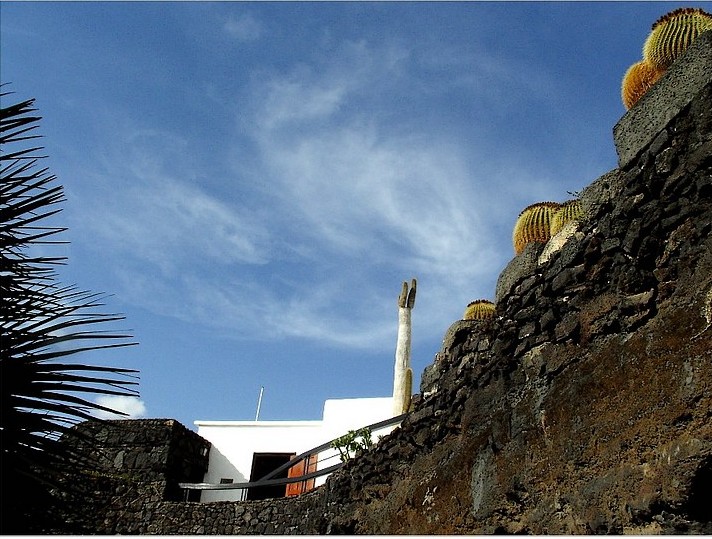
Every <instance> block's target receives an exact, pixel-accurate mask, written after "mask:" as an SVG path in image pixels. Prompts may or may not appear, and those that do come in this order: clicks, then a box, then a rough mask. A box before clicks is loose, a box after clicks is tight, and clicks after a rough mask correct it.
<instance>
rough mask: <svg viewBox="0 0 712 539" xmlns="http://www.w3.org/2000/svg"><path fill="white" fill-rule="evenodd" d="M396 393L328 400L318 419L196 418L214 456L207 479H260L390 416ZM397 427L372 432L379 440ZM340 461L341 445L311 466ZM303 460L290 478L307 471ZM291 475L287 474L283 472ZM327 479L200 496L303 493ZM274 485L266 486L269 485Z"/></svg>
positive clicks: (205, 498) (220, 497)
mask: <svg viewBox="0 0 712 539" xmlns="http://www.w3.org/2000/svg"><path fill="white" fill-rule="evenodd" d="M392 402H393V398H392V397H381V398H363V399H329V400H327V401H326V402H325V403H324V413H323V416H322V419H321V420H316V421H196V422H195V425H196V426H197V427H198V434H200V435H201V436H202V437H203V438H205V439H206V440H208V441H209V442H210V443H211V444H212V447H211V448H210V460H209V465H208V471H207V472H206V474H205V479H204V482H205V483H210V484H220V483H247V482H248V481H255V480H257V479H260V478H261V477H263V476H264V475H266V474H267V473H269V472H270V471H272V470H274V469H276V468H277V467H278V466H280V465H282V464H284V463H286V462H288V461H289V460H290V458H291V457H294V456H296V455H299V454H301V453H303V452H305V451H308V450H309V449H312V448H314V447H317V446H319V445H322V444H324V443H326V442H328V441H330V440H333V439H335V438H338V437H339V436H343V435H344V434H346V433H347V432H348V431H350V430H357V429H360V428H362V427H365V426H367V425H371V424H374V423H377V422H379V421H383V420H386V419H389V418H391V417H392V416H393V414H392ZM394 428H395V427H394V426H390V427H385V428H383V429H380V430H377V431H373V432H372V435H373V437H372V439H373V441H374V443H375V442H376V441H377V440H378V436H384V435H386V434H388V433H389V432H390V431H391V430H393V429H394ZM338 462H340V460H339V454H338V452H337V450H336V449H328V450H325V451H322V452H320V453H319V454H318V455H315V456H314V457H313V459H312V462H311V463H310V464H311V466H309V465H308V466H309V468H310V469H309V470H307V471H316V470H322V469H324V468H327V467H329V466H332V465H333V464H337V463H338ZM304 468H305V467H304V465H302V466H301V467H298V466H295V467H294V468H292V470H294V471H293V472H292V473H291V474H290V477H292V476H294V475H301V474H302V473H304V472H305V470H304ZM284 477H286V474H285V475H284ZM324 481H326V478H325V477H320V478H317V479H316V480H311V481H310V482H307V483H306V484H304V483H293V484H291V485H288V486H287V487H285V486H284V485H281V486H279V487H262V488H261V489H251V491H250V492H248V491H247V490H246V489H231V490H205V491H203V493H202V495H201V501H204V502H212V501H222V500H233V501H236V500H244V499H259V498H262V497H280V496H285V495H287V496H289V495H295V494H299V493H301V492H304V491H306V490H310V489H311V488H313V487H314V486H318V485H320V484H322V483H323V482H324ZM268 488H269V489H271V491H270V490H267V489H268Z"/></svg>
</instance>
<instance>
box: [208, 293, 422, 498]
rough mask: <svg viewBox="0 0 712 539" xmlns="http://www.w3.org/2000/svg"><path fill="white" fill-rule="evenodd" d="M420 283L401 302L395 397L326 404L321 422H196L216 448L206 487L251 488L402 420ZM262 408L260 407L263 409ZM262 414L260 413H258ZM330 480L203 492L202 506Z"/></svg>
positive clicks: (316, 464)
mask: <svg viewBox="0 0 712 539" xmlns="http://www.w3.org/2000/svg"><path fill="white" fill-rule="evenodd" d="M415 292H416V282H415V279H413V280H412V281H411V286H410V287H409V286H408V284H407V283H405V282H404V283H403V287H402V291H401V295H400V297H399V298H398V307H399V309H398V340H397V344H396V354H395V355H396V357H395V367H394V375H393V396H392V397H382V398H362V399H358V398H357V399H331V400H327V401H326V402H325V403H324V413H323V415H322V419H321V420H320V421H257V420H255V421H196V422H195V425H196V426H197V427H198V434H199V435H200V436H202V437H203V438H205V439H206V440H208V441H209V442H210V443H211V444H212V447H211V449H210V456H209V462H208V471H207V472H206V474H205V478H204V480H203V481H204V483H207V484H209V485H219V484H230V483H248V482H251V481H257V480H259V479H262V478H263V477H264V476H265V475H267V474H268V473H270V472H272V471H273V470H276V469H277V468H279V467H280V466H282V465H284V464H286V463H287V462H289V460H290V459H291V458H293V457H295V456H296V455H300V454H302V453H304V452H306V451H309V450H311V449H313V448H315V447H317V446H320V445H323V444H325V443H327V442H330V441H331V440H334V439H335V438H338V437H341V436H344V435H345V434H348V432H349V431H355V430H357V429H360V428H363V427H367V426H370V425H373V424H375V423H378V422H381V421H385V420H387V419H390V418H393V417H397V416H400V414H402V413H403V411H404V410H407V408H408V406H409V404H410V397H411V394H412V380H413V371H412V369H411V368H410V340H411V318H410V316H411V310H412V308H413V306H414V304H415ZM258 409H259V406H258ZM258 415H259V412H258ZM394 428H395V425H390V426H388V427H385V428H381V429H379V430H375V431H372V432H371V436H372V441H373V442H374V443H375V442H377V440H378V436H383V435H385V434H388V433H389V432H390V431H391V430H393V429H394ZM339 461H340V459H339V452H338V451H337V450H336V449H334V448H329V447H327V448H326V449H325V450H323V451H319V452H316V453H315V454H313V455H310V457H309V458H308V459H307V460H306V461H304V462H302V463H300V464H297V465H295V466H293V467H291V468H290V469H289V471H286V470H285V473H284V475H282V477H298V476H302V475H304V474H305V473H311V472H316V471H319V470H324V469H326V468H328V467H330V466H332V465H334V464H338V463H339ZM324 481H326V478H325V476H321V477H319V478H314V479H309V480H305V481H301V482H294V483H289V484H287V485H286V486H285V485H284V484H283V485H279V486H260V487H253V488H248V489H244V488H228V489H223V490H210V489H206V490H203V491H202V494H201V501H204V502H211V501H223V500H230V501H240V500H245V499H248V500H249V499H263V498H275V497H284V496H292V495H296V494H300V493H302V492H306V491H308V490H311V489H312V488H314V487H315V486H317V485H318V484H322V483H323V482H324Z"/></svg>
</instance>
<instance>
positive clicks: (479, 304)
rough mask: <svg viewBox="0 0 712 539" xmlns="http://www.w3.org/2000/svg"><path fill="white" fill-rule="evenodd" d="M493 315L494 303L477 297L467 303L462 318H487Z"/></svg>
mask: <svg viewBox="0 0 712 539" xmlns="http://www.w3.org/2000/svg"><path fill="white" fill-rule="evenodd" d="M493 317H494V303H492V302H491V301H489V300H486V299H478V300H476V301H471V302H470V303H468V304H467V309H465V314H463V315H462V319H463V320H489V319H490V318H493Z"/></svg>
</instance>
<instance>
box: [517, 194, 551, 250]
mask: <svg viewBox="0 0 712 539" xmlns="http://www.w3.org/2000/svg"><path fill="white" fill-rule="evenodd" d="M560 207H561V204H559V203H558V202H537V203H536V204H531V205H530V206H527V207H526V208H524V209H523V210H522V212H521V213H520V214H519V217H518V218H517V222H516V223H515V224H514V231H513V232H512V243H514V252H515V253H516V254H519V253H521V252H522V251H523V250H524V248H525V247H526V246H527V245H528V244H529V243H532V242H540V243H546V242H547V241H549V238H551V218H552V216H553V215H554V213H556V211H558V209H559V208H560Z"/></svg>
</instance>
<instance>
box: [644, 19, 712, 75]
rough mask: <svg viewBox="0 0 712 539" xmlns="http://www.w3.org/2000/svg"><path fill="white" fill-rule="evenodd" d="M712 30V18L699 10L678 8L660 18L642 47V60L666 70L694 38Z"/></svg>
mask: <svg viewBox="0 0 712 539" xmlns="http://www.w3.org/2000/svg"><path fill="white" fill-rule="evenodd" d="M706 30H712V15H710V14H709V13H706V12H705V11H703V10H701V9H694V8H680V9H676V10H674V11H671V12H670V13H667V14H665V15H663V16H662V17H660V18H659V19H658V20H657V21H655V23H654V24H653V27H652V32H651V33H650V35H649V36H648V38H647V39H646V40H645V44H644V45H643V60H645V61H646V62H648V64H650V65H651V66H652V67H654V68H657V69H662V70H665V69H667V68H668V67H669V66H670V64H672V63H673V62H674V61H675V59H676V58H677V57H678V56H680V55H681V54H682V53H683V52H684V51H685V49H687V47H689V45H690V43H692V42H693V41H694V40H695V39H696V38H697V36H699V35H700V34H701V33H702V32H705V31H706Z"/></svg>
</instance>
